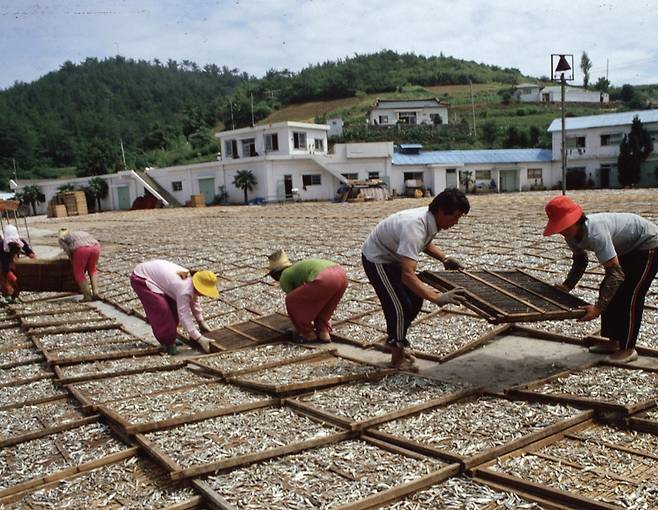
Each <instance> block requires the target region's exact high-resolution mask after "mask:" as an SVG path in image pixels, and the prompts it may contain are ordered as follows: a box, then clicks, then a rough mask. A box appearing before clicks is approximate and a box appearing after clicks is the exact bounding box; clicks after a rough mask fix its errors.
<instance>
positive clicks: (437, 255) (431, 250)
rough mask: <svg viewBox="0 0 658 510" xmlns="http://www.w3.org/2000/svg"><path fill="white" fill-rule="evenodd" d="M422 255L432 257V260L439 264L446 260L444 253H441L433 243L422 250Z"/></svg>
mask: <svg viewBox="0 0 658 510" xmlns="http://www.w3.org/2000/svg"><path fill="white" fill-rule="evenodd" d="M423 253H424V254H425V255H428V256H430V257H432V258H433V259H436V260H438V261H439V262H443V261H444V260H445V259H446V255H445V253H443V252H442V251H441V249H440V248H439V247H438V246H437V245H436V244H434V243H430V244H428V245H427V246H426V247H425V249H424V250H423Z"/></svg>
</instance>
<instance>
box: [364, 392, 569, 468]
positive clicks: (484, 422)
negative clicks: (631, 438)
mask: <svg viewBox="0 0 658 510" xmlns="http://www.w3.org/2000/svg"><path fill="white" fill-rule="evenodd" d="M580 412H581V411H579V410H577V409H575V408H573V407H567V406H562V405H550V404H538V403H530V402H524V401H510V400H505V399H500V398H493V397H479V398H473V399H468V400H460V401H458V402H453V403H451V404H448V405H445V406H441V407H438V408H435V409H432V410H430V411H424V412H422V413H420V414H417V415H415V416H409V417H407V418H400V419H398V420H395V421H391V422H388V423H386V424H384V425H380V426H378V427H377V429H378V430H381V431H382V432H387V433H389V434H392V435H395V436H398V437H403V438H406V439H408V440H410V441H416V442H419V443H423V444H427V445H429V446H431V447H433V448H438V449H440V450H446V451H448V452H452V453H454V454H457V455H461V456H470V455H476V454H478V453H481V452H483V451H484V450H487V449H489V448H496V447H498V446H502V445H504V444H507V443H509V442H511V441H514V440H515V439H519V438H520V437H523V436H525V435H527V434H530V433H532V432H535V431H538V430H541V429H544V428H546V427H549V426H550V425H553V424H554V423H557V422H559V421H562V420H566V419H568V418H572V417H574V416H576V415H577V414H579V413H580Z"/></svg>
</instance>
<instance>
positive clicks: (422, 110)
mask: <svg viewBox="0 0 658 510" xmlns="http://www.w3.org/2000/svg"><path fill="white" fill-rule="evenodd" d="M368 122H369V123H370V124H371V125H379V126H392V125H395V124H397V123H400V124H409V125H412V126H414V125H418V124H447V123H448V105H447V104H445V103H442V102H441V101H439V100H438V99H437V98H435V97H432V98H428V99H410V100H400V99H378V100H377V103H375V106H373V107H372V108H371V109H370V111H369V112H368Z"/></svg>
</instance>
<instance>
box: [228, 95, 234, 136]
mask: <svg viewBox="0 0 658 510" xmlns="http://www.w3.org/2000/svg"><path fill="white" fill-rule="evenodd" d="M228 105H229V108H230V109H231V129H233V130H235V121H234V120H233V102H232V101H231V100H230V99H229V100H228Z"/></svg>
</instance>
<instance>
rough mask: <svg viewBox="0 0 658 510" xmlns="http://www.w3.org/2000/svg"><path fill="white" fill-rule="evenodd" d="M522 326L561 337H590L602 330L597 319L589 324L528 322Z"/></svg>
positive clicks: (575, 322)
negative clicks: (557, 334)
mask: <svg viewBox="0 0 658 510" xmlns="http://www.w3.org/2000/svg"><path fill="white" fill-rule="evenodd" d="M519 324H520V325H521V326H526V327H529V328H533V329H539V330H541V331H548V332H549V333H559V334H560V335H566V336H572V337H576V338H582V337H585V336H588V335H593V334H595V333H596V332H597V331H599V330H600V329H601V319H596V320H593V321H588V322H578V321H575V320H574V321H540V322H526V323H523V322H522V323H519Z"/></svg>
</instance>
